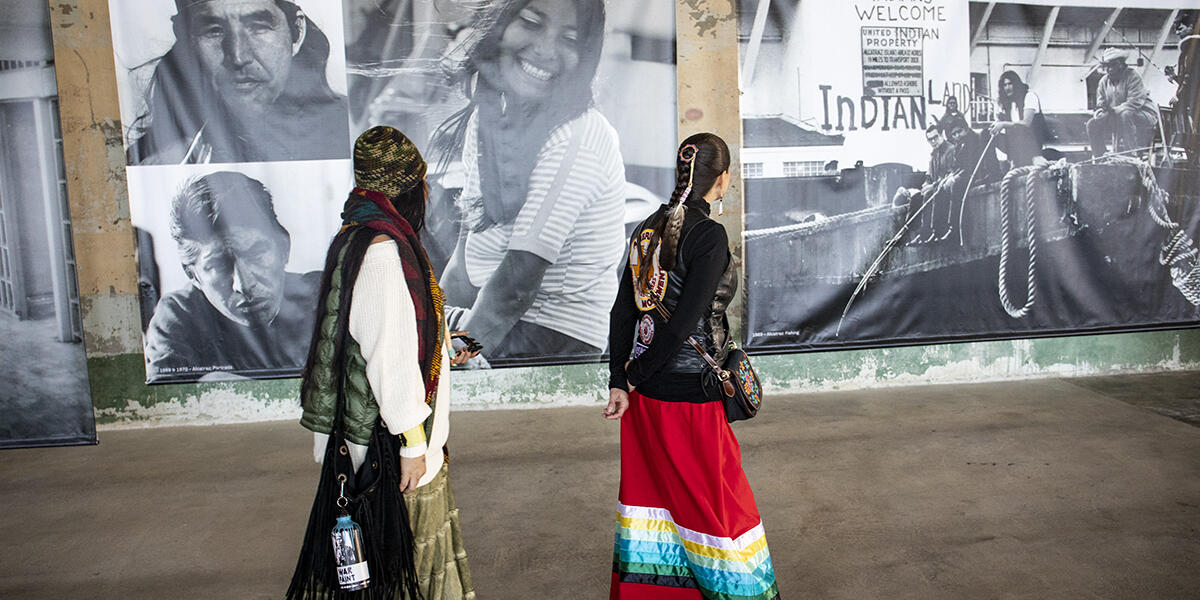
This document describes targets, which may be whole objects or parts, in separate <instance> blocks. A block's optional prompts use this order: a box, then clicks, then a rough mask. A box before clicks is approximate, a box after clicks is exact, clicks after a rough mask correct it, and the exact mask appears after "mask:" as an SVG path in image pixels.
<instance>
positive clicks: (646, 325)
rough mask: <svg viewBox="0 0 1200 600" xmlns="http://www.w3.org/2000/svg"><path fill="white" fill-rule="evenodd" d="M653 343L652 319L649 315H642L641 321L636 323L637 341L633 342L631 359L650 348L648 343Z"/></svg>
mask: <svg viewBox="0 0 1200 600" xmlns="http://www.w3.org/2000/svg"><path fill="white" fill-rule="evenodd" d="M653 341H654V317H651V316H650V315H642V320H641V321H638V327H637V339H636V340H634V342H633V357H634V358H637V357H639V356H641V355H642V353H643V352H645V351H646V349H647V348H649V347H650V342H653Z"/></svg>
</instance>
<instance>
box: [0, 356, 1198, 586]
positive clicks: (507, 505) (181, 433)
mask: <svg viewBox="0 0 1200 600" xmlns="http://www.w3.org/2000/svg"><path fill="white" fill-rule="evenodd" d="M1197 397H1200V373H1170V374H1160V375H1136V376H1124V377H1116V378H1089V379H1074V380H1068V379H1047V380H1038V381H1021V382H1009V383H989V384H978V385H948V386H928V387H911V388H898V389H885V390H872V391H855V392H837V393H820V394H806V395H803V396H787V397H782V396H780V397H772V398H769V399H768V404H767V405H766V407H765V408H764V410H763V413H762V414H761V415H760V416H759V417H758V418H756V419H754V420H753V421H750V422H746V423H740V424H737V425H736V426H735V430H736V431H737V433H738V436H739V437H740V439H741V442H742V448H743V452H744V461H745V465H746V470H747V473H748V474H749V478H750V482H751V484H752V486H753V487H754V490H755V493H756V495H757V497H758V502H759V507H760V510H761V512H762V515H763V518H764V521H765V524H766V530H767V538H768V540H769V542H770V547H771V552H772V556H773V559H774V562H775V568H776V571H777V573H778V578H779V587H780V590H781V591H782V597H783V598H793V599H794V598H817V599H824V598H846V599H855V600H861V599H874V598H888V599H894V598H901V599H903V598H914V599H915V598H921V599H929V598H935V599H936V598H946V599H951V598H953V599H959V598H972V599H975V598H1038V599H1041V598H1055V599H1071V598H1081V599H1082V598H1088V599H1093V598H1131V599H1133V598H1137V599H1143V598H1155V599H1172V598H1181V599H1182V598H1196V597H1197V591H1196V590H1197V589H1200V569H1197V568H1196V565H1198V564H1200V428H1197V427H1194V426H1191V425H1189V424H1187V423H1185V422H1182V421H1180V420H1177V419H1174V418H1170V417H1169V416H1165V415H1164V414H1161V413H1160V412H1156V411H1155V410H1153V408H1154V406H1155V405H1158V404H1163V405H1168V406H1171V407H1174V408H1171V409H1170V410H1168V411H1165V412H1166V413H1174V414H1173V415H1172V416H1180V414H1182V413H1186V412H1187V410H1179V409H1178V407H1179V406H1185V408H1186V406H1191V410H1192V411H1193V413H1194V414H1200V411H1196V410H1195V409H1196V408H1197V403H1196V401H1195V398H1197ZM1124 400H1137V401H1138V402H1137V403H1135V404H1131V403H1128V402H1126V401H1124ZM1189 403H1190V404H1189ZM1136 404H1142V405H1147V406H1149V409H1148V408H1147V407H1146V406H1138V405H1136ZM452 419H453V421H452V423H453V432H452V434H451V435H452V437H451V444H452V452H453V462H452V471H451V473H452V477H453V483H454V489H455V494H456V495H457V497H458V501H459V505H460V507H461V509H462V515H463V526H464V531H465V535H466V542H467V550H468V552H469V554H470V556H471V567H472V570H473V572H474V575H475V582H476V587H477V589H478V591H479V593H480V597H481V598H485V599H501V598H512V599H522V600H525V599H543V598H581V599H591V598H596V599H600V598H604V597H605V596H606V594H607V591H606V590H607V583H608V578H609V568H610V561H611V552H612V549H611V544H612V532H613V519H614V514H615V501H616V483H617V458H616V457H617V443H618V436H617V426H616V425H615V424H614V423H609V422H605V421H603V420H602V419H601V418H600V408H599V407H594V408H592V407H589V408H564V409H541V410H526V411H492V412H462V413H456V414H454V415H453V417H452ZM100 440H101V444H100V445H99V446H97V447H76V448H53V449H34V450H11V451H5V452H4V453H3V454H2V455H0V456H2V459H0V483H2V484H3V489H4V491H3V492H0V531H3V532H4V533H5V537H6V541H5V542H4V543H3V544H0V598H6V599H35V598H38V599H40V598H47V599H49V598H55V599H57V598H68V597H70V598H82V597H86V598H99V599H106V598H122V599H140V598H148V599H157V598H205V599H210V598H279V597H281V595H282V592H283V590H284V589H285V588H286V586H287V581H288V579H289V577H290V574H291V570H292V567H293V565H294V561H295V558H296V552H297V547H298V544H299V542H300V538H301V535H302V533H303V528H304V524H305V522H306V520H307V511H308V508H309V506H310V503H311V501H312V494H313V491H314V484H315V478H316V475H317V466H316V465H315V464H314V463H312V462H311V458H310V452H309V450H310V444H311V442H310V437H309V435H308V434H307V433H306V432H305V431H303V430H302V429H300V427H299V426H298V425H296V424H294V423H266V424H254V425H238V426H221V427H208V428H176V429H154V430H143V431H117V432H101V437H100Z"/></svg>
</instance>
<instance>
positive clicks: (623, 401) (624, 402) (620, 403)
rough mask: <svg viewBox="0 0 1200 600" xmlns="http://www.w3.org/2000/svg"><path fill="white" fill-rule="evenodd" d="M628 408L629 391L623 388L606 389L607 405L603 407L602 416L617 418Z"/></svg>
mask: <svg viewBox="0 0 1200 600" xmlns="http://www.w3.org/2000/svg"><path fill="white" fill-rule="evenodd" d="M628 408H629V393H628V392H626V391H625V390H619V389H617V388H612V389H610V390H608V406H606V407H604V418H605V419H609V420H613V421H615V420H617V419H620V418H621V415H623V414H625V410H626V409H628Z"/></svg>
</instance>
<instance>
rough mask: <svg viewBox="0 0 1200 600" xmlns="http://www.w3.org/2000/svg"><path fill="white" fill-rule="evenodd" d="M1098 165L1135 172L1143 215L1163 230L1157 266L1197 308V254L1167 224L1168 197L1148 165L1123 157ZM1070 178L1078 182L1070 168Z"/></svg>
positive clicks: (1176, 226)
mask: <svg viewBox="0 0 1200 600" xmlns="http://www.w3.org/2000/svg"><path fill="white" fill-rule="evenodd" d="M1095 162H1096V163H1098V164H1114V165H1128V166H1131V167H1133V168H1135V169H1137V172H1138V177H1139V178H1140V179H1141V183H1142V187H1143V188H1145V190H1146V195H1147V203H1146V212H1148V213H1150V218H1151V219H1153V220H1154V223H1155V224H1156V225H1158V226H1159V227H1162V228H1163V229H1166V230H1167V232H1168V234H1167V240H1166V241H1165V242H1163V245H1162V250H1161V251H1160V252H1159V256H1158V263H1159V264H1160V265H1163V266H1166V267H1168V268H1169V269H1170V273H1171V283H1172V284H1174V285H1175V288H1176V289H1178V290H1179V293H1181V294H1183V297H1184V298H1186V299H1187V301H1188V302H1191V303H1192V305H1193V306H1200V250H1197V248H1196V243H1195V241H1193V240H1192V238H1191V236H1189V235H1188V234H1187V232H1186V231H1184V230H1183V227H1182V226H1181V225H1180V224H1179V223H1176V222H1175V221H1173V220H1171V216H1170V212H1169V207H1170V203H1171V195H1170V194H1169V193H1167V191H1166V190H1164V189H1162V186H1160V185H1158V177H1156V176H1155V174H1154V167H1153V166H1151V164H1150V163H1149V162H1148V161H1145V160H1142V159H1139V158H1136V157H1133V156H1123V155H1110V156H1103V157H1100V158H1098V159H1096V161H1095ZM1071 177H1072V178H1073V179H1075V180H1076V181H1078V179H1079V177H1078V172H1077V167H1075V166H1072V170H1071Z"/></svg>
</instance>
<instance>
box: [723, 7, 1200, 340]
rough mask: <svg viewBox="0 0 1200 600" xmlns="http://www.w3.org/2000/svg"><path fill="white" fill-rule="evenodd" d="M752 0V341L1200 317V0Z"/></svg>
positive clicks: (746, 13)
mask: <svg viewBox="0 0 1200 600" xmlns="http://www.w3.org/2000/svg"><path fill="white" fill-rule="evenodd" d="M1149 4H1150V5H1151V6H1143V7H1139V8H1138V9H1136V10H1133V9H1122V8H1121V7H1119V6H1116V5H1115V3H1109V2H1104V1H1097V2H1094V3H1084V2H1055V3H1053V4H1051V3H1048V2H1026V3H1018V2H966V1H962V0H909V1H901V2H881V1H876V2H872V1H862V2H845V3H836V4H830V3H822V2H816V1H814V0H785V1H770V0H742V2H741V4H740V7H741V10H740V13H739V14H740V16H741V23H740V26H741V30H742V34H743V35H742V43H741V60H742V73H741V76H742V84H743V87H744V89H745V93H744V96H743V103H742V117H743V126H744V136H745V139H744V149H743V152H742V161H743V173H744V175H745V177H746V180H745V194H746V231H745V251H746V266H747V280H748V282H747V283H748V285H747V300H748V302H747V305H748V310H747V313H748V314H747V324H746V330H747V341H748V346H749V347H751V348H755V349H758V350H760V351H780V352H783V351H797V350H801V351H802V350H822V349H835V348H859V347H877V346H889V345H903V344H920V343H933V342H939V341H955V340H983V339H1003V338H1014V337H1033V336H1046V335H1064V334H1071V333H1084V332H1099V331H1119V330H1138V329H1153V328H1166V327H1186V326H1195V325H1197V324H1198V323H1200V311H1198V309H1197V305H1200V268H1198V266H1197V249H1196V247H1197V242H1196V239H1197V236H1198V235H1200V222H1198V221H1200V216H1198V215H1197V212H1196V210H1195V200H1196V198H1197V196H1198V195H1200V170H1198V169H1197V148H1198V146H1197V143H1196V142H1197V138H1196V136H1195V134H1194V131H1195V130H1194V125H1195V120H1196V119H1195V117H1196V115H1195V110H1196V104H1197V97H1196V89H1197V87H1196V85H1197V84H1196V82H1197V79H1200V75H1198V74H1197V64H1198V63H1200V51H1198V49H1197V48H1198V44H1197V39H1200V38H1197V36H1196V34H1197V28H1196V21H1195V14H1194V13H1195V12H1196V11H1194V10H1183V9H1184V8H1186V7H1187V3H1185V2H1175V1H1173V0H1164V1H1160V2H1153V3H1149Z"/></svg>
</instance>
